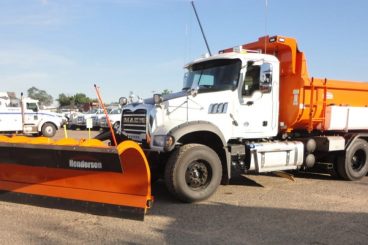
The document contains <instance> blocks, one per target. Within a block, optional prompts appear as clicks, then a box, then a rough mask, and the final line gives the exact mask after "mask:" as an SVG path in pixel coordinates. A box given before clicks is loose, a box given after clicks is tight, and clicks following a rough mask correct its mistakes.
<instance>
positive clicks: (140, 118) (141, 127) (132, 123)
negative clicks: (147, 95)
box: [121, 109, 147, 134]
mask: <svg viewBox="0 0 368 245" xmlns="http://www.w3.org/2000/svg"><path fill="white" fill-rule="evenodd" d="M146 121H147V111H146V110H145V109H139V110H135V111H131V110H129V109H125V110H123V113H122V119H121V125H122V129H123V131H124V132H125V133H127V134H146V131H147V126H146V125H147V123H146Z"/></svg>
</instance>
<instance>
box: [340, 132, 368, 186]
mask: <svg viewBox="0 0 368 245" xmlns="http://www.w3.org/2000/svg"><path fill="white" fill-rule="evenodd" d="M337 171H338V173H339V175H340V176H341V177H342V178H344V179H346V180H359V179H361V178H363V177H364V176H365V175H366V174H367V172H368V143H367V142H366V141H365V140H363V139H357V140H355V141H354V142H353V144H352V145H351V147H350V149H349V151H347V152H346V155H345V156H340V157H339V159H338V161H337Z"/></svg>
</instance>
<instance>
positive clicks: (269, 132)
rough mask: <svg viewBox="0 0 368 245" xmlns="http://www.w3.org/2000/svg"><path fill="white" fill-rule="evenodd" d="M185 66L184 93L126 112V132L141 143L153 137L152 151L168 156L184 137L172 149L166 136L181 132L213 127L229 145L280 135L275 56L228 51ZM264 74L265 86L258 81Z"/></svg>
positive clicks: (124, 118) (135, 105)
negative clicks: (230, 142) (243, 139)
mask: <svg viewBox="0 0 368 245" xmlns="http://www.w3.org/2000/svg"><path fill="white" fill-rule="evenodd" d="M186 68H187V69H188V72H187V73H186V74H185V77H184V87H183V90H182V91H181V92H178V93H174V94H170V95H167V96H164V97H161V96H159V95H156V96H155V98H154V99H148V100H145V101H144V103H141V104H137V103H132V104H129V105H126V106H125V107H124V108H123V116H122V127H123V131H122V132H123V134H125V135H126V136H127V137H129V138H131V139H133V140H136V141H139V142H143V141H147V139H148V138H149V139H151V141H150V142H147V143H149V147H150V149H154V150H157V151H162V152H164V151H166V150H167V149H165V148H167V147H169V148H170V147H173V146H174V145H175V144H176V143H178V142H177V140H178V138H177V137H180V136H179V135H176V136H174V135H173V136H174V137H175V138H173V140H174V142H173V145H171V146H168V145H165V144H166V143H167V141H168V139H167V136H168V135H170V133H173V132H177V131H178V130H179V129H180V130H179V131H182V128H187V129H188V130H189V128H191V130H194V129H196V130H204V131H208V130H210V129H211V130H212V131H216V132H218V134H219V135H218V136H219V137H220V138H222V140H223V141H225V142H228V141H229V140H231V139H238V138H245V139H256V138H267V137H273V136H275V135H276V134H277V133H278V110H279V108H278V99H279V98H278V96H279V93H278V86H279V81H278V77H279V74H278V72H279V62H278V60H277V59H276V58H275V57H274V56H271V55H265V54H259V53H247V54H242V53H226V54H219V55H216V56H212V57H209V58H204V59H199V60H196V61H195V62H193V63H190V64H188V65H187V66H186ZM260 76H262V77H263V78H264V79H263V80H264V82H263V83H262V84H259V83H256V81H258V80H259V79H260ZM271 76H272V78H271ZM271 79H272V83H271ZM260 86H261V88H260ZM154 100H155V101H154ZM260 112H262V113H260ZM146 119H147V120H146ZM188 127H189V128H188ZM147 137H148V138H147Z"/></svg>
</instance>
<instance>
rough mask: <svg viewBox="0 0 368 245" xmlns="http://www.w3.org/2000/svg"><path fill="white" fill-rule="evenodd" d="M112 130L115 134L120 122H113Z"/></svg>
mask: <svg viewBox="0 0 368 245" xmlns="http://www.w3.org/2000/svg"><path fill="white" fill-rule="evenodd" d="M112 128H113V129H114V130H115V132H117V131H119V128H120V122H115V123H114V125H112Z"/></svg>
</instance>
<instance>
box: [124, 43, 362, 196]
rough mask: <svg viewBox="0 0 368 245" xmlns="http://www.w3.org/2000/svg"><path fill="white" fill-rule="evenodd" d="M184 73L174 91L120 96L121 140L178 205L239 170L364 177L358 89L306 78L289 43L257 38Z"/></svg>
mask: <svg viewBox="0 0 368 245" xmlns="http://www.w3.org/2000/svg"><path fill="white" fill-rule="evenodd" d="M186 69H187V72H186V73H185V76H184V85H183V89H182V91H180V92H178V93H173V94H169V95H165V96H161V95H160V94H155V95H154V96H153V98H150V99H146V100H145V101H144V102H143V103H131V104H126V103H127V98H124V97H123V98H121V99H120V103H121V104H122V105H124V107H123V108H122V118H121V134H122V135H123V136H124V137H127V138H129V139H131V140H134V141H136V142H138V143H139V144H140V145H141V146H142V148H143V149H144V151H145V152H146V154H147V158H148V160H149V163H150V168H151V173H152V178H159V177H161V178H163V179H164V180H165V183H166V186H167V188H168V190H169V191H170V192H171V193H172V194H173V195H174V196H176V197H177V198H178V199H180V200H182V201H184V202H194V201H200V200H203V199H206V198H208V197H209V196H211V195H212V194H213V193H214V192H215V190H216V189H217V187H218V186H219V185H220V183H223V184H227V183H228V182H229V180H230V179H231V177H232V176H234V174H235V173H239V172H240V173H247V172H255V173H266V172H275V171H286V170H308V169H312V168H317V167H318V168H319V169H321V168H323V169H325V170H327V171H329V172H330V173H333V174H335V175H338V176H339V177H341V178H343V179H346V180H359V179H361V178H363V177H364V176H365V175H366V174H367V172H368V143H367V141H368V107H367V106H368V99H367V98H368V83H364V82H352V81H337V80H331V79H319V78H314V77H310V76H309V74H308V70H307V61H306V57H305V55H304V53H303V52H301V51H300V50H299V48H298V45H297V41H296V39H294V38H290V37H285V36H272V37H269V36H266V37H261V38H259V39H258V40H257V41H256V42H253V43H248V44H244V45H241V46H236V47H233V48H228V49H224V50H221V51H220V52H219V53H218V54H216V55H213V56H209V57H203V58H200V59H198V60H195V61H193V62H191V63H189V64H188V65H186ZM155 176H156V177H155Z"/></svg>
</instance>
